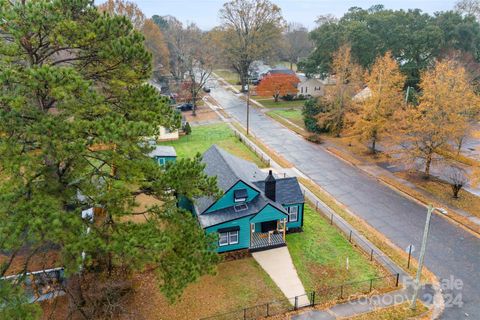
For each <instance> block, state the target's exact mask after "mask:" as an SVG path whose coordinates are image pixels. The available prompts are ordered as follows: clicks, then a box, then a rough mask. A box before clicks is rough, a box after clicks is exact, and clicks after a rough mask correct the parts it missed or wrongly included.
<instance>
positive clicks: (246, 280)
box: [42, 258, 284, 320]
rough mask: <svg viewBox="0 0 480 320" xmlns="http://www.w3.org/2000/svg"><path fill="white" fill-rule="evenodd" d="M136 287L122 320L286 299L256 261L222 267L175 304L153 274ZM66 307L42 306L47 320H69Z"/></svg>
mask: <svg viewBox="0 0 480 320" xmlns="http://www.w3.org/2000/svg"><path fill="white" fill-rule="evenodd" d="M133 284H134V292H133V294H132V295H131V296H130V297H129V298H128V299H127V301H125V303H124V304H123V307H124V308H125V310H126V311H127V312H128V314H125V316H123V317H120V319H144V320H191V319H199V318H204V317H208V316H212V315H215V314H222V313H226V312H230V311H235V310H238V309H240V308H243V307H245V306H254V305H257V304H261V303H266V302H270V301H275V300H280V299H284V296H283V294H282V292H281V291H280V289H278V288H277V286H276V285H275V284H274V283H273V281H272V280H271V279H270V277H269V276H268V275H267V274H266V273H265V272H264V271H263V269H262V268H261V267H260V266H259V265H258V264H257V262H256V261H255V260H254V259H253V258H245V259H241V260H235V261H229V262H223V263H220V264H219V265H218V272H217V274H216V275H214V276H210V275H207V276H203V277H202V278H200V279H199V281H197V282H196V283H193V284H190V285H189V286H188V287H187V288H186V289H185V291H184V292H183V295H182V296H181V297H180V298H179V299H178V301H176V302H175V303H170V302H169V301H167V299H166V298H165V297H164V296H163V294H162V293H161V292H160V290H159V289H158V288H159V286H158V280H157V279H156V277H155V276H154V275H153V273H152V272H147V273H143V274H137V275H135V276H134V278H133ZM66 307H67V302H66V300H65V299H64V297H60V298H59V300H58V303H57V307H56V308H55V306H54V303H52V302H46V303H42V308H43V310H44V317H43V319H45V320H47V319H49V320H50V319H59V320H60V319H65V318H66V313H67V308H66ZM51 312H53V316H52V317H49V316H50V313H51ZM240 315H241V316H243V313H241V314H240ZM226 319H227V318H226Z"/></svg>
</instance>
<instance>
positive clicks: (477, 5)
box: [455, 0, 480, 20]
mask: <svg viewBox="0 0 480 320" xmlns="http://www.w3.org/2000/svg"><path fill="white" fill-rule="evenodd" d="M455 10H456V11H457V12H460V13H462V14H465V15H472V16H474V17H476V18H477V20H478V19H479V18H480V0H460V1H457V2H456V3H455Z"/></svg>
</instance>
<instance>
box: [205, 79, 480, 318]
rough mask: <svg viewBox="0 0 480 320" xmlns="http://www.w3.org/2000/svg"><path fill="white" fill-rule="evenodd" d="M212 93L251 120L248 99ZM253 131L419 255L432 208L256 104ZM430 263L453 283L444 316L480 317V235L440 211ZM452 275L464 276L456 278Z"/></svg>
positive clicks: (229, 110) (234, 112)
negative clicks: (284, 123)
mask: <svg viewBox="0 0 480 320" xmlns="http://www.w3.org/2000/svg"><path fill="white" fill-rule="evenodd" d="M211 95H212V97H213V98H215V99H216V100H217V102H218V103H219V104H220V105H221V106H222V107H223V108H224V109H225V111H226V112H227V113H229V114H230V115H232V116H233V117H235V118H236V119H237V120H239V121H240V122H241V123H242V124H244V125H246V102H245V101H244V100H242V99H240V98H239V97H238V96H236V95H235V94H234V93H232V92H230V91H227V90H225V89H224V88H222V87H220V86H217V87H216V88H215V89H213V90H212V93H211ZM250 130H251V132H252V133H254V134H255V136H256V137H257V138H259V139H260V140H261V141H262V142H263V143H265V144H266V145H268V146H269V147H270V148H272V149H274V150H275V151H276V152H278V153H279V154H281V155H282V156H284V157H285V158H286V159H287V160H288V161H290V162H291V163H293V164H294V165H295V166H296V167H297V169H299V170H300V171H302V172H303V173H304V174H306V175H307V176H309V177H310V178H311V179H312V180H314V181H315V182H316V183H317V184H319V185H320V186H321V187H322V188H324V189H325V190H326V191H327V192H329V193H330V194H331V195H333V196H334V197H335V198H336V199H337V200H338V201H340V202H341V203H343V204H344V205H346V206H348V207H349V208H350V209H351V210H352V211H353V212H355V214H357V215H358V216H360V217H362V218H363V219H364V220H366V221H367V222H368V223H369V224H370V225H371V226H373V227H375V228H376V229H377V230H378V231H380V232H382V233H383V234H384V235H385V236H387V237H388V238H389V239H390V240H391V241H392V242H393V243H395V244H396V245H398V246H399V247H401V248H407V246H408V245H410V244H413V245H414V246H415V247H416V248H417V250H416V251H415V252H414V253H413V255H414V256H415V257H416V256H417V254H418V252H419V251H420V250H419V248H420V242H421V236H422V233H423V228H424V224H425V218H426V208H424V207H423V206H420V205H419V204H417V203H415V202H413V201H411V200H409V199H407V198H405V197H403V196H402V195H400V194H398V193H397V192H395V191H393V190H391V189H390V188H388V187H386V186H384V185H382V184H380V183H379V182H378V181H377V180H376V179H374V178H373V177H371V176H369V175H367V174H365V173H363V172H362V171H360V170H359V169H357V168H355V167H352V166H351V165H349V164H347V163H345V162H343V161H341V160H339V159H338V158H336V157H334V156H333V155H331V154H329V153H328V152H327V151H325V150H324V149H323V148H322V147H321V146H318V145H315V144H312V143H310V142H308V141H306V140H305V139H303V138H302V137H300V136H299V135H297V134H295V133H293V132H292V131H290V130H288V129H286V128H285V127H283V126H282V125H280V124H279V123H277V122H276V121H274V120H272V119H270V118H269V117H267V116H265V115H264V114H262V113H261V112H260V111H257V110H256V109H255V108H250ZM425 263H426V266H427V267H428V268H429V269H430V270H431V271H433V272H434V273H435V274H436V275H437V277H438V278H439V279H440V280H441V281H442V280H443V281H444V282H445V283H446V284H448V285H446V287H445V288H444V291H443V292H444V298H445V300H446V304H447V307H446V309H445V311H444V313H443V315H442V317H441V319H452V320H460V319H476V320H478V319H480V239H478V238H476V237H474V236H473V235H471V234H470V233H468V232H466V231H464V230H463V229H461V228H459V227H457V226H455V225H453V224H451V223H449V222H448V221H447V220H445V219H444V218H441V217H439V216H436V215H434V216H433V219H432V224H431V232H430V238H429V242H428V250H427V255H426V259H425ZM449 279H458V280H457V282H455V283H452V281H447V280H449ZM458 281H461V284H460V283H459V282H458ZM454 298H455V299H456V300H454Z"/></svg>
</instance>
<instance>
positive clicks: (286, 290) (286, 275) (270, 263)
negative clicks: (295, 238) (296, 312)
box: [252, 247, 310, 307]
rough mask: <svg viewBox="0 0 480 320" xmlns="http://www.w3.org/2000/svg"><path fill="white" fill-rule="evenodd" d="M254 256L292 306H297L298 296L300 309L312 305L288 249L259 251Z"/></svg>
mask: <svg viewBox="0 0 480 320" xmlns="http://www.w3.org/2000/svg"><path fill="white" fill-rule="evenodd" d="M252 255H253V258H254V259H255V260H257V262H258V263H259V264H260V266H262V268H263V269H264V270H265V271H266V272H267V273H268V275H269V276H270V278H272V280H273V281H274V282H275V284H276V285H277V286H278V287H279V288H280V290H282V292H283V294H284V295H285V297H287V298H288V299H289V300H290V303H291V304H292V305H294V304H295V297H296V296H298V302H297V303H298V304H297V306H298V307H301V306H306V305H309V304H310V301H309V300H308V297H307V295H306V292H305V288H304V287H303V284H302V282H301V281H300V278H299V277H298V274H297V270H296V269H295V266H294V265H293V262H292V258H291V257H290V252H289V251H288V248H287V247H281V248H276V249H270V250H265V251H259V252H255V253H253V254H252Z"/></svg>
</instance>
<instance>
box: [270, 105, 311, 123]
mask: <svg viewBox="0 0 480 320" xmlns="http://www.w3.org/2000/svg"><path fill="white" fill-rule="evenodd" d="M267 114H269V115H270V114H276V115H279V116H281V117H283V118H285V119H287V120H289V121H291V122H293V123H295V124H296V125H297V126H299V127H301V128H304V127H305V123H304V122H303V115H302V110H301V109H286V110H272V111H269V112H267Z"/></svg>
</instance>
